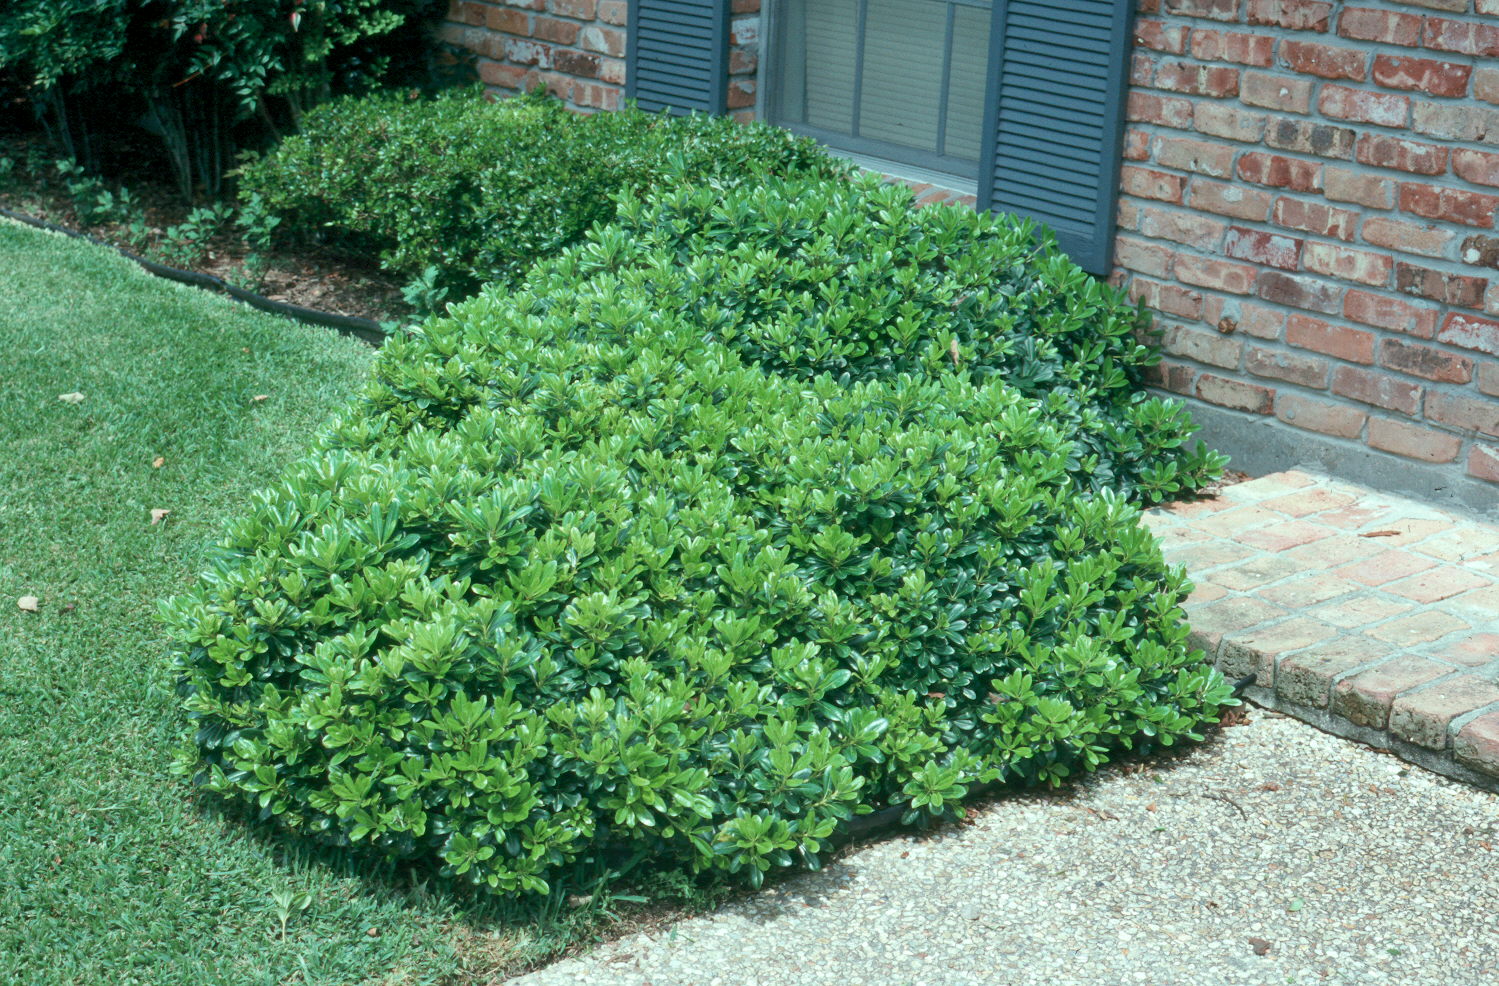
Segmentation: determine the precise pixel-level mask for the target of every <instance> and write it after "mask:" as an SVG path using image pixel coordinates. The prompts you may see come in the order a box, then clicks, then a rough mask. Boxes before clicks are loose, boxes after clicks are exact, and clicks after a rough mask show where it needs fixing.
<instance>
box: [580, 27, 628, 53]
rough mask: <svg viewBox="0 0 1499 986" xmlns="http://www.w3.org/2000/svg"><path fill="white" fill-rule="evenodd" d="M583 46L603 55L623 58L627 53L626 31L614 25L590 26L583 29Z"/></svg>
mask: <svg viewBox="0 0 1499 986" xmlns="http://www.w3.org/2000/svg"><path fill="white" fill-rule="evenodd" d="M581 40H582V43H583V47H584V48H586V49H587V50H589V51H596V52H598V53H599V54H601V55H610V56H612V57H614V58H623V57H624V54H625V32H623V31H620V30H616V29H615V28H612V27H597V26H592V25H590V26H588V27H585V28H584V29H583V32H582V35H581Z"/></svg>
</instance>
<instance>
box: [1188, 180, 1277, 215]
mask: <svg viewBox="0 0 1499 986" xmlns="http://www.w3.org/2000/svg"><path fill="white" fill-rule="evenodd" d="M1189 190H1190V197H1189V199H1188V204H1189V205H1191V207H1192V208H1194V209H1202V210H1205V211H1207V212H1215V213H1217V214H1218V215H1221V216H1230V217H1232V218H1234V219H1255V220H1259V221H1261V222H1263V221H1264V219H1265V217H1266V216H1268V215H1269V214H1270V203H1271V202H1273V201H1274V198H1275V197H1274V195H1272V194H1271V193H1270V192H1266V191H1263V190H1261V189H1255V188H1244V187H1242V186H1239V185H1229V184H1225V183H1223V182H1216V181H1208V180H1207V179H1204V178H1194V179H1192V182H1191V185H1190V186H1189Z"/></svg>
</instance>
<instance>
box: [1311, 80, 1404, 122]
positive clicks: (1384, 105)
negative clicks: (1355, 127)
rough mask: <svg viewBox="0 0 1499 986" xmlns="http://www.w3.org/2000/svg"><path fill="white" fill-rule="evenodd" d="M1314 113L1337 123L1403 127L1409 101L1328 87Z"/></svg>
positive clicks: (1340, 87) (1326, 86)
mask: <svg viewBox="0 0 1499 986" xmlns="http://www.w3.org/2000/svg"><path fill="white" fill-rule="evenodd" d="M1317 109H1318V111H1320V112H1321V113H1322V115H1324V116H1330V117H1335V118H1336V119H1339V120H1351V121H1353V122H1355V123H1373V124H1375V125H1377V126H1381V127H1403V126H1405V125H1406V122H1407V121H1408V120H1409V119H1410V110H1411V99H1410V97H1409V96H1402V95H1398V94H1396V93H1388V92H1370V91H1369V90H1367V89H1350V88H1348V87H1347V86H1339V85H1333V84H1332V83H1328V84H1327V85H1324V86H1323V87H1322V92H1321V93H1320V94H1319V95H1318V97H1317Z"/></svg>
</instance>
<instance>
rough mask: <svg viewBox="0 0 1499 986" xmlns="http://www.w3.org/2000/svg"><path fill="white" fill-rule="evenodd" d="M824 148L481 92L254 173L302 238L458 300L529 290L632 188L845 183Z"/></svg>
mask: <svg viewBox="0 0 1499 986" xmlns="http://www.w3.org/2000/svg"><path fill="white" fill-rule="evenodd" d="M845 171H846V169H845V167H844V166H843V165H841V164H840V163H838V162H835V161H834V160H833V159H832V158H830V157H829V156H828V155H827V154H826V153H824V152H823V151H822V150H820V149H819V148H818V147H817V145H816V144H814V143H813V142H812V141H810V140H808V139H806V138H798V137H795V136H793V135H792V134H790V133H788V132H787V131H785V130H781V129H779V128H776V127H769V126H766V125H764V124H758V123H756V124H750V125H743V124H738V123H735V122H734V121H733V120H731V119H728V118H726V117H708V116H701V115H695V116H690V117H673V116H667V115H657V114H648V113H643V112H641V111H639V110H635V109H627V110H623V111H621V112H618V113H597V114H593V115H590V116H580V115H578V114H574V113H570V112H568V111H567V110H566V109H565V108H564V107H563V105H562V104H561V103H560V102H559V101H557V100H555V99H549V98H546V97H543V96H539V95H533V96H526V97H521V98H517V99H509V100H503V101H499V102H492V101H490V100H488V99H486V98H485V97H484V96H483V94H482V93H481V92H479V91H467V90H465V91H460V92H451V93H448V94H446V95H444V96H441V97H439V98H437V99H433V100H425V99H420V98H412V97H411V96H409V95H404V94H386V95H381V96H375V97H363V98H358V99H345V100H338V101H335V102H333V103H330V104H327V105H325V106H322V107H319V108H318V109H317V110H315V111H313V112H312V113H309V114H308V115H307V117H306V118H305V119H304V121H303V123H302V132H301V133H300V134H299V135H298V136H295V137H292V138H289V139H287V140H285V141H283V142H282V143H281V144H280V145H279V146H277V147H276V148H275V149H274V150H273V151H272V152H270V153H268V154H267V155H265V156H264V157H262V158H261V159H259V160H257V161H254V162H252V163H250V164H248V165H246V166H245V167H244V168H243V169H242V171H241V174H240V187H241V189H242V194H245V195H252V194H258V195H259V196H260V197H261V198H262V199H263V200H264V202H265V203H266V205H267V207H269V208H270V209H271V210H272V211H273V212H274V213H275V214H276V215H279V216H280V217H281V219H282V230H283V231H284V232H287V233H301V234H304V235H307V234H312V233H321V234H325V235H326V234H330V233H331V234H333V235H337V236H340V237H343V238H345V239H346V240H347V241H350V242H352V243H354V244H356V245H358V246H360V247H362V248H365V249H371V250H374V251H377V252H379V254H380V256H381V258H382V259H383V260H384V262H385V264H386V265H387V266H388V267H390V268H391V269H393V270H395V271H398V272H400V273H401V274H403V275H405V276H406V277H408V278H418V277H420V276H421V275H422V273H423V272H424V271H425V270H426V269H427V268H429V267H435V268H436V269H437V270H438V271H440V272H441V274H442V285H441V286H442V287H444V288H447V289H448V290H449V292H450V295H451V296H462V295H467V294H470V293H472V292H473V290H475V289H476V288H477V287H478V286H479V285H480V284H483V283H487V282H489V281H495V280H501V281H506V282H512V283H513V282H514V281H515V280H517V279H518V278H519V277H520V276H521V275H522V274H524V273H525V271H526V269H527V268H528V267H530V265H531V264H532V263H533V262H534V261H536V260H538V259H541V258H543V257H548V256H552V255H554V254H556V253H557V252H558V251H560V250H561V249H563V248H564V247H566V246H568V245H570V244H572V243H574V242H576V241H577V240H579V239H580V238H581V237H582V235H583V232H584V231H585V230H587V229H588V228H589V227H590V226H592V225H593V224H594V223H596V222H600V221H607V220H609V219H610V218H612V217H613V215H614V201H613V196H614V195H615V194H616V193H618V192H620V191H621V190H625V189H644V188H648V187H654V186H657V185H663V184H664V185H668V186H674V185H677V184H679V183H694V182H700V181H705V180H709V179H712V180H716V181H719V182H722V183H726V184H727V183H737V182H741V181H753V180H757V179H756V177H755V176H757V175H759V174H762V173H766V172H769V173H772V174H815V175H820V176H835V175H840V174H843V173H845Z"/></svg>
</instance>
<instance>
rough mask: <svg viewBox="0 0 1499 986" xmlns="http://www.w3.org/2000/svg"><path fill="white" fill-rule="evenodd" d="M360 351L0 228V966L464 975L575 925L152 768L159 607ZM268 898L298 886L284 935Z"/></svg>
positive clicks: (171, 707)
mask: <svg viewBox="0 0 1499 986" xmlns="http://www.w3.org/2000/svg"><path fill="white" fill-rule="evenodd" d="M372 355H373V354H372V352H371V351H370V350H369V349H368V348H367V347H365V346H363V345H361V344H359V343H357V342H353V341H350V340H346V339H342V338H340V337H338V336H337V335H336V334H334V333H332V332H330V331H328V330H326V329H316V328H308V327H303V326H298V325H296V324H293V323H291V322H287V321H284V320H281V319H277V318H272V317H269V316H265V315H261V314H258V313H255V312H252V311H249V310H247V309H243V308H241V307H238V306H235V305H233V304H231V303H229V302H227V301H224V300H222V299H219V298H216V297H213V296H210V295H206V294H204V293H201V292H198V291H195V290H193V289H191V288H185V287H180V286H178V285H173V284H168V283H166V282H163V281H159V280H155V279H152V278H150V277H148V276H147V275H145V274H143V273H141V272H140V271H139V270H137V269H136V268H135V267H134V266H132V265H131V264H129V263H128V262H126V261H124V260H122V259H120V258H118V257H116V256H114V255H113V254H111V253H108V252H107V251H105V250H102V249H99V248H96V247H93V246H90V245H87V244H82V243H78V242H76V241H70V240H66V239H64V238H62V237H59V236H55V235H52V234H48V233H42V232H38V231H35V230H32V229H29V228H25V227H21V226H17V225H15V224H12V223H9V222H6V221H4V220H0V451H3V455H0V982H3V983H12V982H14V983H27V984H33V983H35V984H54V983H56V984H63V983H87V984H91V986H92V984H100V986H102V984H115V983H141V984H149V986H173V984H185V986H202V984H207V983H226V984H230V983H232V984H259V983H275V984H280V983H356V982H358V983H380V984H390V986H394V984H406V983H466V982H482V981H486V980H488V979H489V977H490V976H491V975H493V974H495V973H496V972H497V971H499V970H501V969H507V968H514V966H515V964H516V963H517V962H524V961H525V960H526V959H528V958H530V957H534V956H537V955H540V954H544V953H546V952H548V951H551V950H553V949H555V948H556V947H557V946H558V945H559V944H560V943H561V942H562V941H563V940H565V938H566V937H567V935H568V927H567V926H568V925H569V924H571V925H572V932H573V933H577V932H578V931H580V930H583V928H584V927H586V925H587V918H585V917H584V916H581V915H580V916H577V917H575V918H573V919H572V921H570V922H569V921H563V922H561V923H560V925H558V926H549V925H541V926H538V925H536V924H534V923H531V924H520V925H510V924H509V923H507V922H506V921H505V920H504V915H502V914H499V913H497V912H495V911H494V910H493V909H490V910H487V911H486V910H482V909H478V908H475V907H472V906H465V905H463V904H461V903H459V902H457V901H456V900H455V898H454V897H453V896H452V894H451V893H449V892H446V891H442V890H434V891H433V892H432V893H430V894H428V893H426V892H423V891H422V890H421V889H412V888H411V886H410V885H409V884H406V883H402V882H400V881H397V880H390V879H386V878H385V877H383V876H382V875H381V874H380V873H378V872H371V870H372V869H373V868H372V867H368V866H364V867H361V866H360V865H358V864H347V863H345V864H340V863H339V861H337V860H329V859H327V858H324V857H322V856H318V855H310V854H307V853H306V852H305V851H302V850H300V849H298V848H296V847H293V846H291V845H288V844H286V843H283V842H281V841H279V840H277V839H276V838H274V837H272V836H268V835H267V834H266V833H264V832H260V831H257V830H256V829H255V828H254V827H252V826H250V825H247V824H245V823H244V822H242V821H239V820H236V819H232V818H223V817H219V816H217V815H215V814H213V813H212V812H210V811H208V810H206V809H205V807H204V806H203V805H202V804H201V803H200V802H199V801H198V800H197V799H196V798H195V797H194V795H193V793H192V791H191V789H190V788H189V786H188V784H187V782H186V781H185V780H183V779H181V778H179V777H176V776H174V775H173V774H171V773H170V770H169V766H170V761H171V752H172V750H173V748H174V747H176V746H177V745H178V744H179V743H180V741H181V738H182V736H183V729H184V720H183V719H182V717H181V716H179V715H178V713H177V708H176V699H175V695H174V693H173V681H172V676H171V674H170V672H169V670H168V660H167V657H166V655H165V648H164V639H163V635H162V632H161V630H160V629H159V627H158V626H157V623H156V620H155V607H156V602H157V600H158V599H160V598H162V597H163V596H166V595H169V594H171V593H173V592H174V591H176V590H177V589H178V588H180V587H181V586H182V585H184V584H185V582H186V581H187V580H189V579H190V578H191V577H192V574H193V573H194V572H195V571H197V570H198V569H199V568H200V567H201V565H202V563H203V559H204V556H205V551H206V549H207V548H208V546H209V545H210V544H211V543H212V542H213V541H214V540H215V538H216V532H217V531H218V530H219V529H220V528H221V527H222V525H223V524H224V522H225V521H226V519H227V518H228V517H229V516H231V515H232V514H234V513H235V512H236V511H237V510H238V509H239V508H240V506H241V504H243V503H244V501H245V499H246V497H247V496H248V495H249V494H250V492H251V491H252V490H254V489H255V488H257V487H259V486H262V485H265V484H266V483H268V482H269V481H271V480H273V479H274V477H275V475H276V473H277V471H278V470H279V469H280V468H281V467H282V465H283V464H285V463H286V462H287V461H288V460H290V459H291V458H293V457H294V456H296V455H297V453H298V452H299V450H300V449H302V448H303V447H304V446H305V444H306V443H307V441H308V438H309V436H310V435H311V434H312V433H313V432H314V431H315V430H316V429H317V428H318V426H319V423H320V422H322V421H323V420H324V419H325V418H326V417H327V416H328V415H329V413H330V412H331V411H332V410H333V409H334V408H336V407H338V406H339V405H340V404H341V403H342V402H343V401H344V400H345V399H346V398H347V397H348V396H349V395H350V394H351V393H352V392H353V391H354V390H355V389H356V388H357V387H358V386H359V383H360V380H361V378H362V376H363V374H364V373H365V370H366V367H367V366H368V364H369V362H370V360H371V357H372ZM73 392H80V393H82V394H83V395H84V399H83V400H82V402H81V403H76V404H74V403H68V402H64V401H60V400H59V399H58V396H59V395H61V394H70V393H73ZM258 395H265V396H264V399H263V400H260V399H257V397H258ZM158 457H161V458H162V459H164V460H165V462H164V464H163V465H161V466H160V467H159V468H155V467H153V462H154V460H156V459H157V458H158ZM153 510H170V511H171V513H170V514H168V515H167V517H166V519H165V521H164V522H163V523H161V524H159V525H155V526H153V525H152V524H151V512H152V511H153ZM26 595H34V596H37V597H39V599H40V608H39V611H38V612H35V613H31V612H22V611H21V610H20V608H19V607H18V606H17V600H18V598H19V597H22V596H26ZM278 892H280V893H282V894H292V895H296V894H303V893H305V894H307V895H308V896H309V898H310V900H311V904H310V906H309V907H308V908H307V909H306V910H305V911H302V912H300V913H299V914H298V915H296V916H294V917H292V919H291V921H290V923H289V924H288V926H287V928H286V933H285V936H284V937H283V936H282V934H281V930H280V924H279V922H278V921H277V918H276V913H275V911H276V905H275V899H274V896H273V895H274V894H276V893H278ZM548 929H550V930H548Z"/></svg>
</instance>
